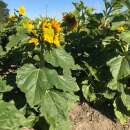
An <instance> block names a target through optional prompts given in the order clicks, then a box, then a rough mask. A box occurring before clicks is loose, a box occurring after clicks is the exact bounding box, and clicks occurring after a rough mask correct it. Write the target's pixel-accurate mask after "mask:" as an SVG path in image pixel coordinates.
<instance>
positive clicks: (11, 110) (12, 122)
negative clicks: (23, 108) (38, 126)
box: [0, 100, 33, 130]
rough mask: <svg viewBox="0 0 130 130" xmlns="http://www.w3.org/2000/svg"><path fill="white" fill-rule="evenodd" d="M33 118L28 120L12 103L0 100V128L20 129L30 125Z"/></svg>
mask: <svg viewBox="0 0 130 130" xmlns="http://www.w3.org/2000/svg"><path fill="white" fill-rule="evenodd" d="M32 123H33V120H30V119H29V120H28V119H27V118H25V117H24V115H23V113H22V112H20V111H19V110H17V109H16V108H15V106H14V104H13V103H7V102H4V101H2V100H0V130H20V129H21V128H24V127H27V128H31V127H32Z"/></svg>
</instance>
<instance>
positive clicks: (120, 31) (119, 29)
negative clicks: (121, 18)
mask: <svg viewBox="0 0 130 130" xmlns="http://www.w3.org/2000/svg"><path fill="white" fill-rule="evenodd" d="M124 31H125V28H124V27H123V26H120V27H118V28H117V32H118V33H122V32H124Z"/></svg>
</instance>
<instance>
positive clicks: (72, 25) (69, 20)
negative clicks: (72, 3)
mask: <svg viewBox="0 0 130 130" xmlns="http://www.w3.org/2000/svg"><path fill="white" fill-rule="evenodd" d="M63 21H64V23H65V24H66V25H67V26H68V29H69V30H70V31H74V30H75V29H76V27H77V25H78V23H77V20H76V17H75V15H74V14H73V13H68V14H66V15H64V16H63Z"/></svg>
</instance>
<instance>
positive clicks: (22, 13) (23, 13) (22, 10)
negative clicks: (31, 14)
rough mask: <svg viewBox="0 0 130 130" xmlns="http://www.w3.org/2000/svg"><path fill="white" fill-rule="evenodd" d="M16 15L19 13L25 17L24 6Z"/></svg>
mask: <svg viewBox="0 0 130 130" xmlns="http://www.w3.org/2000/svg"><path fill="white" fill-rule="evenodd" d="M18 13H19V15H20V16H24V15H25V8H24V6H20V7H19V8H18Z"/></svg>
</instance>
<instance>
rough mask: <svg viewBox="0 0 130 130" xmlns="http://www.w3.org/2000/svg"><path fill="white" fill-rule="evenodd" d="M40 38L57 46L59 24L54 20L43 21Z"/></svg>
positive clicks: (58, 41) (58, 43)
mask: <svg viewBox="0 0 130 130" xmlns="http://www.w3.org/2000/svg"><path fill="white" fill-rule="evenodd" d="M41 29H42V39H43V40H44V41H47V42H48V43H50V44H52V45H55V46H59V45H60V38H59V37H60V35H59V33H60V31H61V28H60V24H59V22H57V21H56V20H49V21H43V22H42V24H41Z"/></svg>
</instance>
